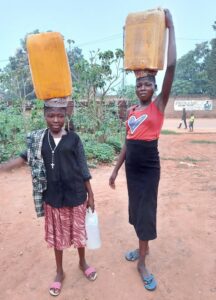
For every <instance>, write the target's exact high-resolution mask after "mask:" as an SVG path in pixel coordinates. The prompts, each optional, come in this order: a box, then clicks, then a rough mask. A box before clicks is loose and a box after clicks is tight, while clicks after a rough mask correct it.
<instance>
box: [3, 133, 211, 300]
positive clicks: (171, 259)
mask: <svg viewBox="0 0 216 300" xmlns="http://www.w3.org/2000/svg"><path fill="white" fill-rule="evenodd" d="M180 132H181V133H182V134H179V135H161V138H160V143H159V150H160V156H161V167H162V171H161V182H160V188H159V199H158V238H157V239H156V240H155V241H152V242H151V243H150V255H149V256H148V258H147V264H148V268H149V270H150V271H151V272H152V273H154V274H155V275H156V278H157V281H158V288H157V290H156V291H155V292H153V293H151V292H148V291H146V290H145V289H144V287H143V285H142V282H141V279H140V278H139V275H138V273H137V271H136V263H131V262H127V261H125V259H124V252H125V251H127V250H129V249H133V248H135V247H137V239H136V236H135V234H134V230H133V228H132V227H131V226H130V225H129V224H128V214H127V190H126V182H125V173H124V168H122V169H121V171H120V172H119V176H118V179H117V183H116V184H117V187H116V190H111V189H110V188H109V186H108V178H109V175H110V173H111V170H112V166H100V167H99V168H97V169H94V170H92V171H91V172H92V175H93V179H92V186H93V189H94V194H95V200H96V208H97V211H98V214H99V218H100V228H101V236H102V247H101V248H100V249H98V250H91V251H90V250H88V251H87V259H88V261H89V263H90V264H91V265H93V266H95V267H96V268H97V271H98V279H97V280H96V281H95V282H89V281H88V280H87V279H86V278H85V277H84V276H83V274H82V273H81V271H80V270H79V269H78V257H77V252H76V250H75V249H73V248H71V249H68V250H65V252H64V268H65V273H66V278H65V280H64V284H63V288H62V292H61V295H60V296H59V297H58V299H59V300H63V299H64V300H69V299H70V300H71V299H76V300H93V299H94V300H101V299H103V300H111V299H114V300H131V299H134V300H141V299H146V300H150V299H157V300H171V299H175V300H204V299H205V300H213V299H216V255H215V254H216V201H215V199H216V171H215V166H216V144H215V143H216V133H211V132H210V133H194V134H190V133H187V132H185V131H184V130H181V131H180ZM195 140H197V141H200V140H202V141H203V140H205V141H214V142H215V143H212V144H210V143H209V144H205V143H191V141H195ZM0 186H1V194H0V203H1V210H0V253H1V256H0V270H1V280H0V291H1V293H0V299H4V300H46V299H51V298H52V297H51V296H49V294H48V286H49V284H50V283H51V282H52V279H53V277H54V274H55V264H54V255H53V250H52V249H48V248H47V246H46V243H45V242H44V228H43V227H44V223H43V222H44V220H43V218H39V219H37V218H36V215H35V212H34V207H33V201H32V197H31V191H32V190H31V179H30V173H29V170H28V168H27V167H25V168H22V169H19V170H15V171H13V172H11V173H7V174H1V175H0Z"/></svg>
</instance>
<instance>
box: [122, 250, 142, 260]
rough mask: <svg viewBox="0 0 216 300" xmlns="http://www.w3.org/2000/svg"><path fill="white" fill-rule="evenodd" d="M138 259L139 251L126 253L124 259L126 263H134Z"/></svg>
mask: <svg viewBox="0 0 216 300" xmlns="http://www.w3.org/2000/svg"><path fill="white" fill-rule="evenodd" d="M138 258H139V250H138V249H136V250H133V251H128V252H127V253H125V259H126V260H128V261H135V260H137V259H138Z"/></svg>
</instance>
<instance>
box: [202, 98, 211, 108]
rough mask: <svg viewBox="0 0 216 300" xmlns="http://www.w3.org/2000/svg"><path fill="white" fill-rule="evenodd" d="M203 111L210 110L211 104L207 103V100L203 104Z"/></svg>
mask: <svg viewBox="0 0 216 300" xmlns="http://www.w3.org/2000/svg"><path fill="white" fill-rule="evenodd" d="M204 109H205V110H211V104H210V103H209V102H208V100H207V101H206V102H205V104H204Z"/></svg>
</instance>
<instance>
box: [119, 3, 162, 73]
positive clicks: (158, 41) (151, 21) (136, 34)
mask: <svg viewBox="0 0 216 300" xmlns="http://www.w3.org/2000/svg"><path fill="white" fill-rule="evenodd" d="M165 46H166V25H165V14H164V11H163V10H162V9H152V10H147V11H144V12H138V13H130V14H129V15H128V16H127V18H126V23H125V40H124V52H125V53H124V54H125V57H124V68H125V69H126V70H143V69H152V70H162V69H163V67H164V54H165Z"/></svg>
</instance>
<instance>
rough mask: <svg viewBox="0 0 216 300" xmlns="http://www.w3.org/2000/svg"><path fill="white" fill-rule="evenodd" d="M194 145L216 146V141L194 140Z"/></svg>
mask: <svg viewBox="0 0 216 300" xmlns="http://www.w3.org/2000/svg"><path fill="white" fill-rule="evenodd" d="M190 142H191V143H192V144H216V142H215V141H207V140H194V141H190Z"/></svg>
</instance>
